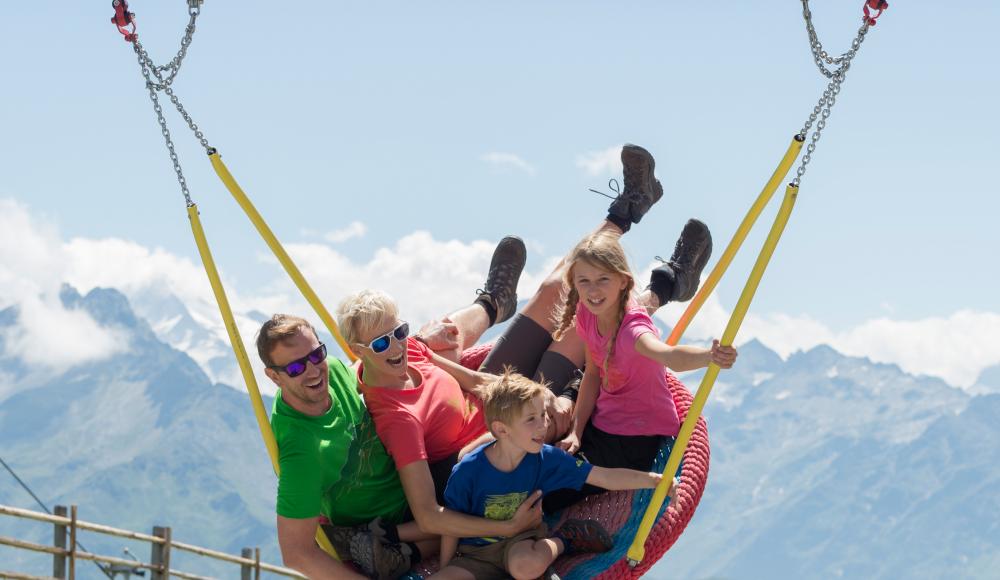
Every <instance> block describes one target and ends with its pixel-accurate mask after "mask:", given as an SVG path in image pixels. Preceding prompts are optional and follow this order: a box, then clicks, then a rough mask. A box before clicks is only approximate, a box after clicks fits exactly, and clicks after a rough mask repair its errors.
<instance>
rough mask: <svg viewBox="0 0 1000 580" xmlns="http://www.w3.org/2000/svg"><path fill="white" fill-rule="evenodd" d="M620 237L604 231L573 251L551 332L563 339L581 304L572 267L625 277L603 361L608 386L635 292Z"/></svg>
mask: <svg viewBox="0 0 1000 580" xmlns="http://www.w3.org/2000/svg"><path fill="white" fill-rule="evenodd" d="M618 238H619V236H618V235H615V234H613V233H611V232H608V231H605V230H602V231H599V232H597V233H594V234H591V235H589V236H587V237H586V238H584V239H583V240H582V241H581V242H580V243H579V244H577V245H576V247H575V248H573V251H572V252H570V254H569V257H568V258H567V260H566V272H565V274H563V293H564V298H563V303H562V304H561V305H560V306H558V307H557V308H556V310H555V313H554V314H555V322H556V328H555V330H554V331H553V332H552V338H553V339H554V340H560V339H561V338H562V337H563V335H565V334H566V331H567V330H569V328H570V327H571V326H572V325H573V323H574V322H575V320H576V307H577V304H579V302H580V294H579V292H577V290H576V286H574V285H573V268H574V266H576V264H578V263H579V262H581V261H583V262H586V263H588V264H590V265H591V266H593V267H595V268H599V269H601V270H605V271H607V272H611V273H613V274H618V275H620V276H624V277H625V278H626V283H625V288H623V289H622V292H621V295H620V296H619V297H618V322H617V324H615V331H614V333H613V334H612V335H611V339H610V340H608V349H607V351H606V352H605V355H604V362H603V363H602V364H601V368H602V369H603V371H604V372H603V374H604V383H605V384H607V380H608V379H607V377H608V365H609V364H610V361H611V357H612V356H613V355H614V353H615V342H617V341H618V330H619V329H621V325H622V320H624V319H625V309H626V308H628V302H629V298H631V296H632V290H633V289H635V277H634V276H633V275H632V269H631V268H629V265H628V258H626V257H625V250H624V249H623V248H622V245H621V244H620V243H619V242H618Z"/></svg>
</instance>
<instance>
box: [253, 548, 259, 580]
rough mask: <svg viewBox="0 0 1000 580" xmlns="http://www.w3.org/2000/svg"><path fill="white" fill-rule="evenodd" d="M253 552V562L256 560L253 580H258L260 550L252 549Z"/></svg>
mask: <svg viewBox="0 0 1000 580" xmlns="http://www.w3.org/2000/svg"><path fill="white" fill-rule="evenodd" d="M253 552H254V560H256V563H255V564H254V576H253V577H254V580H260V548H254V549H253Z"/></svg>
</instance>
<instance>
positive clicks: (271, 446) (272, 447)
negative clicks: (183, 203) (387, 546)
mask: <svg viewBox="0 0 1000 580" xmlns="http://www.w3.org/2000/svg"><path fill="white" fill-rule="evenodd" d="M188 218H189V219H190V220H191V232H192V233H193V234H194V239H195V243H196V244H197V245H198V253H199V254H200V255H201V262H202V265H204V266H205V273H206V274H208V281H209V283H210V284H211V285H212V292H213V293H215V300H216V302H217V303H218V305H219V312H221V313H222V320H223V321H224V322H225V324H226V332H227V333H228V334H229V343H230V344H231V345H232V347H233V354H235V355H236V361H237V362H238V363H239V365H240V372H241V373H242V374H243V380H244V382H246V385H247V392H248V393H249V394H250V403H251V404H252V405H253V411H254V416H255V417H256V418H257V426H258V427H259V428H260V434H261V436H262V437H263V438H264V446H265V447H266V448H267V454H268V456H270V458H271V467H273V468H274V473H275V474H280V472H281V468H280V467H279V466H278V443H277V441H275V439H274V431H272V430H271V423H270V421H268V418H267V411H266V410H265V409H264V400H263V398H261V396H260V388H259V387H258V386H257V379H256V377H254V374H253V369H252V368H251V367H250V359H249V358H248V357H247V351H246V349H245V348H244V347H243V340H242V339H241V338H240V331H239V329H238V328H237V327H236V319H235V318H234V317H233V311H232V308H230V306H229V299H228V298H227V297H226V289H225V288H224V287H223V286H222V279H221V278H220V277H219V271H218V269H217V268H216V267H215V260H214V259H213V258H212V251H211V249H209V247H208V239H207V238H206V237H205V230H204V228H202V227H201V218H199V216H198V206H197V205H196V204H193V203H192V204H191V205H189V206H188ZM316 543H317V544H319V546H320V548H322V549H323V551H325V552H326V553H327V554H330V555H331V556H333V557H334V558H337V559H338V560H339V559H340V558H339V556H337V552H336V550H334V549H333V545H332V544H330V540H329V538H327V537H326V534H324V533H323V531H322V530H321V529H319V528H317V529H316Z"/></svg>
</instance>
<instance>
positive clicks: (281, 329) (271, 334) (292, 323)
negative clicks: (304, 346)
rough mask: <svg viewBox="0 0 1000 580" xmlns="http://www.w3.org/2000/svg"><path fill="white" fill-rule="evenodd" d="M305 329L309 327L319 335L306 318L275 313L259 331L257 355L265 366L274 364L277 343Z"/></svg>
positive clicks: (314, 334) (314, 333)
mask: <svg viewBox="0 0 1000 580" xmlns="http://www.w3.org/2000/svg"><path fill="white" fill-rule="evenodd" d="M303 329H309V331H310V332H312V333H313V336H316V337H317V338H318V337H319V335H317V334H316V329H315V328H313V325H312V324H309V321H308V320H306V319H305V318H300V317H298V316H292V315H291V314H275V315H274V316H272V317H271V319H270V320H268V321H267V322H265V323H264V325H263V326H261V327H260V330H259V331H257V356H259V357H260V360H262V361H263V362H264V365H265V366H271V365H273V364H274V360H273V359H272V358H271V351H273V350H274V347H275V345H277V344H278V343H279V342H282V341H285V340H288V339H290V338H292V337H293V336H295V335H296V334H298V333H299V332H301V331H302V330H303Z"/></svg>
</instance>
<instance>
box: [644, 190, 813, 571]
mask: <svg viewBox="0 0 1000 580" xmlns="http://www.w3.org/2000/svg"><path fill="white" fill-rule="evenodd" d="M797 196H798V187H795V186H794V185H789V186H788V187H787V188H786V189H785V197H784V200H782V202H781V208H780V209H779V210H778V215H777V216H776V217H775V218H774V224H772V225H771V231H770V233H768V235H767V240H765V242H764V247H763V248H761V250H760V254H759V255H758V256H757V262H756V263H755V264H754V267H753V270H752V271H751V272H750V277H749V278H748V279H747V283H746V285H745V286H744V287H743V292H742V294H740V299H739V301H738V302H737V303H736V309H735V310H734V311H733V314H732V316H730V317H729V324H727V325H726V330H725V332H723V333H722V340H721V343H722V344H723V345H725V346H729V345H731V344H733V340H735V338H736V333H737V332H738V331H739V329H740V325H741V324H743V319H744V317H745V316H746V313H747V310H748V309H749V308H750V303H751V302H752V301H753V297H754V294H755V293H756V292H757V287H758V286H759V285H760V280H761V278H762V277H763V276H764V270H766V269H767V264H768V262H769V261H770V260H771V256H772V255H773V254H774V249H775V248H776V247H777V245H778V240H780V239H781V234H782V232H784V230H785V225H786V224H787V223H788V218H789V216H791V213H792V208H793V207H794V206H795V199H796V197H797ZM719 370H720V369H719V366H718V365H716V364H714V363H713V364H710V365H708V370H707V371H706V372H705V377H704V378H703V379H702V381H701V386H699V387H698V392H697V393H696V394H695V397H694V402H693V403H692V404H691V408H690V409H688V414H687V417H686V418H685V419H684V424H683V425H681V430H680V433H678V435H677V441H676V442H675V443H674V448H673V451H671V453H670V458H669V459H667V465H666V467H665V468H664V470H663V473H664V474H671V475H672V474H674V473H676V472H677V467H678V466H679V465H680V463H681V457H682V456H683V455H684V451H685V450H686V449H687V445H688V441H689V440H690V439H691V434H692V433H693V432H694V428H695V425H696V424H697V423H698V417H700V416H701V411H702V409H703V408H704V407H705V402H706V401H707V400H708V395H709V393H711V392H712V387H713V386H714V385H715V379H716V378H717V377H718V376H719ZM671 481H673V478H672V477H664V478H663V480H662V481H661V482H660V484H659V485H658V486H657V487H656V490H655V491H654V492H653V497H652V499H651V500H650V502H649V505H648V506H647V507H646V513H645V514H644V515H643V517H642V522H641V523H640V524H639V531H638V532H637V533H636V537H635V539H634V540H633V541H632V545H631V546H630V547H629V549H628V559H629V564H630V565H631V566H635V565H636V564H638V563H639V562H641V561H642V559H643V558H644V557H645V556H646V547H645V544H646V538H648V537H649V532H650V531H651V530H652V529H653V524H654V523H655V521H656V514H657V513H659V511H660V506H662V505H663V501H664V499H666V496H667V488H668V487H669V485H670V482H671Z"/></svg>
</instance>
